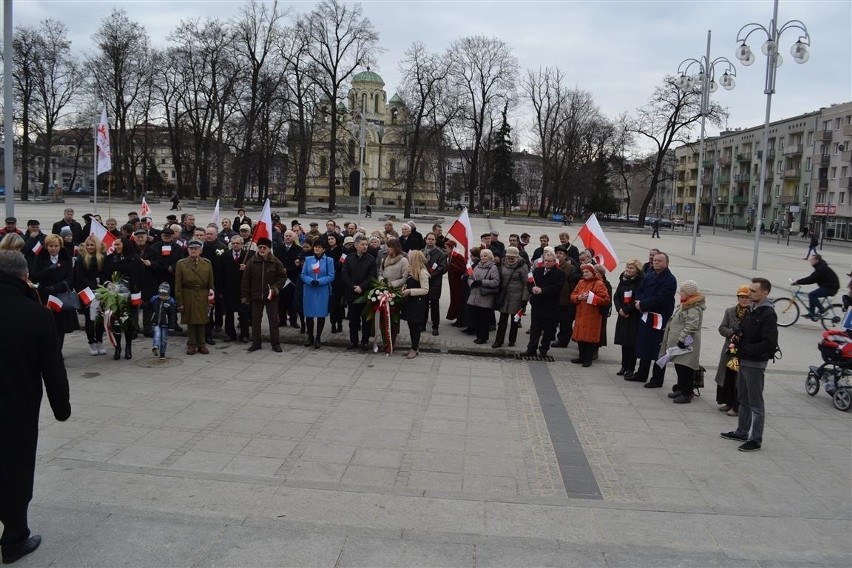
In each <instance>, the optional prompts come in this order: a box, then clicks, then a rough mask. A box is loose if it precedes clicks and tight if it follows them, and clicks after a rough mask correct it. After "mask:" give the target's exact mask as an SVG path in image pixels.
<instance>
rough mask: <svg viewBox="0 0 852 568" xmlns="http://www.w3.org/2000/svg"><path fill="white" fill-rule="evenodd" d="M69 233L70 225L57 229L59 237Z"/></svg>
mask: <svg viewBox="0 0 852 568" xmlns="http://www.w3.org/2000/svg"><path fill="white" fill-rule="evenodd" d="M70 234H71V227H62V229H60V231H59V236H60V237H64V236H65V235H70Z"/></svg>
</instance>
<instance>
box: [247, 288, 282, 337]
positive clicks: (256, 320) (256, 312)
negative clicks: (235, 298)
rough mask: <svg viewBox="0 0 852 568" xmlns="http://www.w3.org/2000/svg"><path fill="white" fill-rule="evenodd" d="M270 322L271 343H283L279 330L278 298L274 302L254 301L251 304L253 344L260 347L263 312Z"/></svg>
mask: <svg viewBox="0 0 852 568" xmlns="http://www.w3.org/2000/svg"><path fill="white" fill-rule="evenodd" d="M264 310H265V311H266V319H267V320H269V342H270V343H271V344H272V345H278V344H279V343H281V339H280V336H279V331H280V330H279V329H278V298H277V297H276V298H275V299H273V300H263V301H252V303H251V342H252V343H253V344H254V345H260V326H261V324H262V323H263V312H264Z"/></svg>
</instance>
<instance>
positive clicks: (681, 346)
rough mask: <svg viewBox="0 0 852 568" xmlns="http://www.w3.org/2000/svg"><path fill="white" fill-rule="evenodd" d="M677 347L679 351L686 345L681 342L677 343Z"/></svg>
mask: <svg viewBox="0 0 852 568" xmlns="http://www.w3.org/2000/svg"><path fill="white" fill-rule="evenodd" d="M677 346H678V347H679V348H680V349H686V343H684V342H683V341H678V342H677Z"/></svg>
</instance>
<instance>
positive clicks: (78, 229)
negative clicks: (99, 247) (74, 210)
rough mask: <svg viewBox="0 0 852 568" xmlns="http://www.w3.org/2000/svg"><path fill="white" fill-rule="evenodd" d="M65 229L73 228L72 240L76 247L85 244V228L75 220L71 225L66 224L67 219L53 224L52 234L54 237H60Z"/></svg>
mask: <svg viewBox="0 0 852 568" xmlns="http://www.w3.org/2000/svg"><path fill="white" fill-rule="evenodd" d="M63 227H70V228H71V240H73V241H74V244H75V245H78V244H80V243H82V242H83V238H84V237H83V226H82V225H80V223H78V222H77V221H73V220H72V221H71V222H70V223H66V222H65V219H62V220H61V221H57V222H56V223H54V224H53V229H52V231H51V232H52V233H53V234H54V235H58V234H59V233H60V231H62V228H63Z"/></svg>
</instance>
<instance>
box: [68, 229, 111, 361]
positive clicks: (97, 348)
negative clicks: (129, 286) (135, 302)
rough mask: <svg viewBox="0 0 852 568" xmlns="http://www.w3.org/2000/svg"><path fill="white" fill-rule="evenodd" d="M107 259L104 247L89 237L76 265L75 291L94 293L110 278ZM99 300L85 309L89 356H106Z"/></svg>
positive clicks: (94, 237)
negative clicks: (107, 271)
mask: <svg viewBox="0 0 852 568" xmlns="http://www.w3.org/2000/svg"><path fill="white" fill-rule="evenodd" d="M105 267H106V257H105V256H104V253H103V245H102V244H101V242H100V241H99V240H98V238H97V237H96V236H94V235H89V236H88V237H87V238H86V240H85V241H83V245H82V246H81V247H80V256H79V258H77V262H76V263H75V264H74V289H75V290H77V291H78V292H80V291H82V290H85V289H86V288H88V289H90V290H91V291H92V292H94V291H95V290H97V289H98V286H100V285H101V284H103V283H104V282H106V281H107V280H108V279H109V278H108V276H107V274H106V271H105ZM98 308H99V303H98V300H96V299H95V300H92V302H91V303H90V304H89V305H88V306H84V307H83V316H84V320H85V329H86V339H88V341H89V355H106V350H105V349H104V326H103V325H98V319H99V315H100V314H99V313H98Z"/></svg>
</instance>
